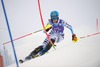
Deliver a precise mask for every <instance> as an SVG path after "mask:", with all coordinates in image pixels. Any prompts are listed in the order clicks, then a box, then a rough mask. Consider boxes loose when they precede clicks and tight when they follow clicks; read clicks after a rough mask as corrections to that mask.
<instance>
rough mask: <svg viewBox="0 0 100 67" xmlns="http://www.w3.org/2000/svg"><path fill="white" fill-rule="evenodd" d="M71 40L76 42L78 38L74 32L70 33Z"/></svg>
mask: <svg viewBox="0 0 100 67" xmlns="http://www.w3.org/2000/svg"><path fill="white" fill-rule="evenodd" d="M72 41H73V42H77V41H78V38H77V37H76V34H72Z"/></svg>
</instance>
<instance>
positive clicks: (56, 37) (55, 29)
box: [26, 19, 74, 58]
mask: <svg viewBox="0 0 100 67" xmlns="http://www.w3.org/2000/svg"><path fill="white" fill-rule="evenodd" d="M48 24H50V25H52V27H51V28H49V29H47V30H46V31H47V32H48V31H49V30H51V31H50V33H49V35H50V39H51V41H52V43H58V42H60V41H62V40H63V39H64V27H66V28H68V29H70V31H71V33H72V34H74V32H73V29H72V26H71V25H69V24H68V23H66V22H65V21H63V20H62V19H58V22H57V23H53V22H52V21H51V20H49V22H48V23H47V25H48ZM51 47H52V45H51V43H50V42H49V40H48V38H46V39H45V40H44V42H43V44H42V45H41V46H39V47H37V48H36V49H35V50H34V51H32V52H31V53H30V55H29V56H28V57H26V58H29V57H32V58H34V55H36V54H39V55H43V54H45V52H47V51H48V50H49V49H50V48H51Z"/></svg>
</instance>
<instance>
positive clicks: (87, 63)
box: [8, 35, 100, 67]
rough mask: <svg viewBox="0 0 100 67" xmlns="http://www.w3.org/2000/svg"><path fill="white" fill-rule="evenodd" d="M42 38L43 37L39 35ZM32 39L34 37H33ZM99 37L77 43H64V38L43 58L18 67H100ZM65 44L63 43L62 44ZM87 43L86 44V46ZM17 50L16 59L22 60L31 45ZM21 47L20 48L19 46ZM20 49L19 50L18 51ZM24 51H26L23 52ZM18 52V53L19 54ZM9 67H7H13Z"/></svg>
mask: <svg viewBox="0 0 100 67" xmlns="http://www.w3.org/2000/svg"><path fill="white" fill-rule="evenodd" d="M40 36H44V35H40ZM33 37H34V36H33ZM99 39H100V38H99V35H97V36H93V37H89V38H85V39H81V40H80V41H79V42H77V43H71V42H70V43H66V38H65V40H64V41H62V42H61V43H60V44H58V45H57V47H56V50H54V49H53V48H52V49H51V50H50V51H49V53H46V54H45V55H43V56H40V57H37V58H35V59H32V60H29V61H26V62H24V63H22V64H19V66H20V67H28V66H29V67H41V66H42V67H99V66H100V64H99V63H100V50H99V49H100V45H99ZM94 41H95V42H94ZM64 42H65V43H64ZM87 42H88V44H87ZM62 44H63V45H62ZM24 45H25V46H23V49H20V48H18V49H17V51H16V52H17V54H18V59H20V58H24V57H25V56H27V55H28V54H29V53H30V52H31V51H32V49H31V48H32V47H33V45H30V46H29V45H26V44H24ZM19 47H21V46H19ZM19 49H20V50H19ZM25 50H26V51H25ZM19 51H20V52H19ZM15 66H16V65H15V64H13V65H10V66H8V67H15Z"/></svg>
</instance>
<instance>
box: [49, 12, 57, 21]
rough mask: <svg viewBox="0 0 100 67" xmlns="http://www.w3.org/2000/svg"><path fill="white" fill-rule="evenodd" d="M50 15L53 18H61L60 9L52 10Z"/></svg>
mask: <svg viewBox="0 0 100 67" xmlns="http://www.w3.org/2000/svg"><path fill="white" fill-rule="evenodd" d="M50 17H51V20H54V19H59V13H58V11H52V12H51V14H50Z"/></svg>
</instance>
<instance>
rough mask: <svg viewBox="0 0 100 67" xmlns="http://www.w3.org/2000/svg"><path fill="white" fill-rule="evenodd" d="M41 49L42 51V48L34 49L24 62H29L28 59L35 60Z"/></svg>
mask: <svg viewBox="0 0 100 67" xmlns="http://www.w3.org/2000/svg"><path fill="white" fill-rule="evenodd" d="M42 49H43V46H39V47H37V48H35V49H34V50H33V51H32V52H31V53H30V54H29V55H28V56H27V57H26V58H25V60H29V59H32V58H35V56H36V54H37V53H38V52H40V51H41V50H42Z"/></svg>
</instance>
